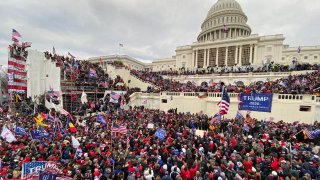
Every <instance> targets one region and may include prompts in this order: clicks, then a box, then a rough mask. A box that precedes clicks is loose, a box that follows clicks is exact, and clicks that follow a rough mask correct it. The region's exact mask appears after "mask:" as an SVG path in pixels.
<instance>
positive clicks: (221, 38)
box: [219, 30, 222, 39]
mask: <svg viewBox="0 0 320 180" xmlns="http://www.w3.org/2000/svg"><path fill="white" fill-rule="evenodd" d="M221 31H222V30H219V39H222V37H221V34H222V33H221Z"/></svg>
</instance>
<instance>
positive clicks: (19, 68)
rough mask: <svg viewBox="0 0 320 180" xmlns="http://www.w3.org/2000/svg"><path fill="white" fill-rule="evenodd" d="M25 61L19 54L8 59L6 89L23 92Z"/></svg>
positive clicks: (25, 88) (25, 82)
mask: <svg viewBox="0 0 320 180" xmlns="http://www.w3.org/2000/svg"><path fill="white" fill-rule="evenodd" d="M25 68H26V61H25V60H24V58H23V57H21V56H16V57H10V58H9V59H8V70H7V72H8V77H9V81H8V91H9V92H16V93H24V92H25V91H26V90H27V81H26V79H27V71H26V70H25Z"/></svg>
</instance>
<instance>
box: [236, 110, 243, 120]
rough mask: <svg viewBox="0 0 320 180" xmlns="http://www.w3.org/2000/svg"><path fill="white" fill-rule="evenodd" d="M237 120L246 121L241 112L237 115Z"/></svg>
mask: <svg viewBox="0 0 320 180" xmlns="http://www.w3.org/2000/svg"><path fill="white" fill-rule="evenodd" d="M236 119H244V117H243V116H242V114H241V113H240V112H239V111H238V112H237V114H236Z"/></svg>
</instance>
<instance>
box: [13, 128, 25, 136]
mask: <svg viewBox="0 0 320 180" xmlns="http://www.w3.org/2000/svg"><path fill="white" fill-rule="evenodd" d="M14 134H15V135H16V136H26V135H27V132H26V130H25V129H24V128H23V127H20V126H17V127H16V130H15V132H14Z"/></svg>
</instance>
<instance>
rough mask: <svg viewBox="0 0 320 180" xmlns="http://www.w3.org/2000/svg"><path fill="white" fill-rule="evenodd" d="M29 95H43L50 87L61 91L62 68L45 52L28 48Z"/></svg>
mask: <svg viewBox="0 0 320 180" xmlns="http://www.w3.org/2000/svg"><path fill="white" fill-rule="evenodd" d="M28 53H29V54H28V59H27V67H26V68H27V80H28V82H27V86H28V87H27V96H28V97H29V96H31V97H32V98H33V97H34V96H35V95H38V96H39V95H43V94H44V93H45V92H46V91H48V90H49V88H50V87H52V88H53V90H54V91H60V90H61V87H60V68H59V67H56V65H55V63H52V62H51V61H50V60H47V59H46V58H45V56H44V53H43V52H39V51H36V50H28Z"/></svg>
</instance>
